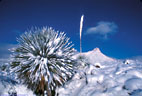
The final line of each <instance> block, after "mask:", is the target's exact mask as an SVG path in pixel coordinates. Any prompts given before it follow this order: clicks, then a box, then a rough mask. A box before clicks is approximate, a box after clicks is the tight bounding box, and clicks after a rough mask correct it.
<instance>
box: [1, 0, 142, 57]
mask: <svg viewBox="0 0 142 96" xmlns="http://www.w3.org/2000/svg"><path fill="white" fill-rule="evenodd" d="M82 14H84V25H83V36H82V47H83V48H82V50H83V52H86V51H90V50H93V49H94V48H95V47H99V48H100V49H101V51H102V52H103V53H104V54H106V55H108V56H111V57H114V58H129V57H133V56H141V55H142V2H140V0H1V1H0V58H6V57H7V56H8V55H9V54H10V52H9V51H8V50H7V49H9V48H11V47H14V46H16V44H17V41H16V38H17V37H19V36H20V35H21V34H22V33H24V32H25V31H26V30H27V29H30V28H31V27H35V26H36V27H43V26H49V27H53V28H54V29H55V30H59V31H64V32H66V33H67V36H68V37H70V38H71V41H72V42H73V43H74V44H75V46H74V47H75V48H76V49H77V50H78V51H79V24H80V17H81V15H82Z"/></svg>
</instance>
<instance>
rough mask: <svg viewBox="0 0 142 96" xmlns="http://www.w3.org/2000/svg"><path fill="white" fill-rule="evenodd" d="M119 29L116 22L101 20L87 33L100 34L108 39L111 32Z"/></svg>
mask: <svg viewBox="0 0 142 96" xmlns="http://www.w3.org/2000/svg"><path fill="white" fill-rule="evenodd" d="M117 30H118V26H117V25H116V24H115V23H114V22H104V21H100V22H98V23H97V26H95V27H90V28H88V29H87V32H86V34H98V35H100V36H102V37H103V38H105V39H107V37H108V35H109V34H112V33H115V32H117Z"/></svg>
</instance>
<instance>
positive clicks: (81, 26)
mask: <svg viewBox="0 0 142 96" xmlns="http://www.w3.org/2000/svg"><path fill="white" fill-rule="evenodd" d="M83 19H84V15H82V16H81V20H80V53H81V52H82V48H81V36H82V28H83Z"/></svg>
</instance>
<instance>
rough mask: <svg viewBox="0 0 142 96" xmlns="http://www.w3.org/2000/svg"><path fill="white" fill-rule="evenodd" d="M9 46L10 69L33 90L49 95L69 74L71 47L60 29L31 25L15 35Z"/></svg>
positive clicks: (72, 63)
mask: <svg viewBox="0 0 142 96" xmlns="http://www.w3.org/2000/svg"><path fill="white" fill-rule="evenodd" d="M18 42H19V46H18V47H16V48H14V49H13V50H12V52H13V54H12V62H11V69H12V71H13V72H15V73H16V75H17V78H18V79H20V81H21V82H22V83H24V84H26V85H27V87H28V88H30V89H32V90H33V91H34V92H35V94H37V95H40V96H41V95H42V96H44V95H45V94H46V95H48V96H52V95H53V93H54V92H55V89H56V87H57V86H60V85H62V84H64V83H65V82H66V81H67V80H68V79H69V78H70V77H71V76H72V74H73V72H74V71H73V67H74V64H75V60H74V59H73V58H72V56H73V55H74V53H75V50H74V49H73V48H72V46H73V44H72V43H71V42H69V38H67V37H66V36H65V34H64V33H63V32H58V31H55V30H53V29H52V28H46V27H44V28H42V29H38V28H35V29H32V30H30V31H28V32H25V33H24V34H23V35H21V37H20V38H18Z"/></svg>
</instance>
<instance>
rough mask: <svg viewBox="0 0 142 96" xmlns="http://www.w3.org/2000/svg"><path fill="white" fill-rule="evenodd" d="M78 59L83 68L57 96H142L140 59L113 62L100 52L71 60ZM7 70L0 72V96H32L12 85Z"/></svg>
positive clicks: (11, 77)
mask: <svg viewBox="0 0 142 96" xmlns="http://www.w3.org/2000/svg"><path fill="white" fill-rule="evenodd" d="M79 56H82V57H83V58H84V59H82V60H81V61H80V63H81V64H82V66H80V67H79V68H78V70H77V72H76V73H75V75H74V76H73V78H72V79H71V80H69V81H68V82H66V83H65V85H64V86H62V87H60V88H58V89H57V92H58V95H59V96H142V58H138V59H136V58H135V59H125V60H120V59H114V58H110V57H108V56H106V55H104V54H103V53H102V52H101V51H100V50H99V48H95V49H94V50H93V51H89V52H86V53H81V54H80V53H79V54H77V55H75V56H74V58H79ZM3 64H6V65H7V64H8V63H6V61H5V60H3V59H0V65H3ZM0 67H1V66H0ZM6 70H7V72H5V71H1V72H0V96H35V95H34V94H33V92H32V91H31V90H29V89H27V88H26V86H24V85H21V84H19V83H17V82H16V80H15V81H14V77H13V76H14V75H11V73H10V70H9V68H8V67H7V69H6ZM15 93H16V94H17V95H10V94H15Z"/></svg>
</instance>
